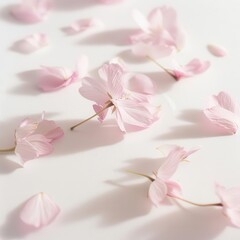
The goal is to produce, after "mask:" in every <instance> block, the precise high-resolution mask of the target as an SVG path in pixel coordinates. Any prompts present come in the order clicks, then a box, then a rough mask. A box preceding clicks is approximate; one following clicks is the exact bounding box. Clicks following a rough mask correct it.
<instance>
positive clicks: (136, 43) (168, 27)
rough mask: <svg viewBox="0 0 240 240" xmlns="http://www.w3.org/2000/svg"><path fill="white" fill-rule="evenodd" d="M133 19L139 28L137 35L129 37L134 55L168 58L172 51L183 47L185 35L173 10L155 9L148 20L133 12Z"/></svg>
mask: <svg viewBox="0 0 240 240" xmlns="http://www.w3.org/2000/svg"><path fill="white" fill-rule="evenodd" d="M133 17H134V20H135V21H136V23H137V24H138V25H139V27H140V30H139V31H138V33H136V34H134V35H132V36H130V40H131V42H132V44H133V48H132V51H133V53H134V54H136V55H138V56H150V57H152V58H159V57H165V56H169V55H170V54H171V53H172V52H174V50H180V49H181V48H182V47H183V46H184V43H185V34H184V33H183V30H182V29H181V28H180V26H179V24H178V21H177V14H176V12H175V10H174V9H173V8H171V7H167V6H162V7H158V8H155V9H153V10H152V11H151V12H150V14H149V15H148V18H145V16H143V15H142V13H141V12H139V11H137V10H135V11H134V13H133Z"/></svg>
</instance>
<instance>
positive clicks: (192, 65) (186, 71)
mask: <svg viewBox="0 0 240 240" xmlns="http://www.w3.org/2000/svg"><path fill="white" fill-rule="evenodd" d="M174 65H175V67H174V68H172V69H171V68H170V69H168V71H169V72H170V73H171V74H172V75H173V76H174V78H175V79H176V80H179V79H181V78H187V77H192V76H194V75H197V74H201V73H203V72H205V71H206V70H207V69H208V68H209V67H210V62H209V61H201V60H199V59H196V58H195V59H193V60H191V61H190V62H189V63H188V64H186V65H184V66H181V65H178V64H177V63H175V64H174Z"/></svg>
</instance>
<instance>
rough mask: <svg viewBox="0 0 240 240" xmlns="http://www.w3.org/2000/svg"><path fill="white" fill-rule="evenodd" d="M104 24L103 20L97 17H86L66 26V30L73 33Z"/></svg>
mask: <svg viewBox="0 0 240 240" xmlns="http://www.w3.org/2000/svg"><path fill="white" fill-rule="evenodd" d="M103 25H104V24H103V22H102V21H101V20H99V19H97V18H86V19H80V20H78V21H76V22H74V23H73V24H71V25H70V26H69V27H67V28H65V30H66V31H67V32H69V33H71V34H76V33H80V32H84V31H86V30H88V29H93V28H100V27H102V26H103Z"/></svg>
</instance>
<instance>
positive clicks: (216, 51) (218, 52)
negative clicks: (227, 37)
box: [207, 44, 228, 57]
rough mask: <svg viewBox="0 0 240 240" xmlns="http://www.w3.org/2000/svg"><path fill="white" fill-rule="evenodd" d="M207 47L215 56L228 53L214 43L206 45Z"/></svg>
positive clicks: (223, 55)
mask: <svg viewBox="0 0 240 240" xmlns="http://www.w3.org/2000/svg"><path fill="white" fill-rule="evenodd" d="M207 49H208V51H209V52H210V53H211V54H212V55H214V56H215V57H225V56H226V55H227V54H228V52H227V50H226V49H225V48H224V47H222V46H219V45H215V44H209V45H207Z"/></svg>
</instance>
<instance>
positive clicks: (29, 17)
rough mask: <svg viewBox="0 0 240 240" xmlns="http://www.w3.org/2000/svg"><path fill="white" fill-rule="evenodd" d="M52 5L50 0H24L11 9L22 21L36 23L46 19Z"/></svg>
mask: <svg viewBox="0 0 240 240" xmlns="http://www.w3.org/2000/svg"><path fill="white" fill-rule="evenodd" d="M50 7H51V1H50V0H41V1H39V0H22V1H21V3H20V4H19V5H15V6H14V7H13V8H12V9H11V13H12V15H13V16H14V17H15V18H16V19H18V20H20V21H23V22H27V23H35V22H39V21H42V20H43V19H45V17H46V15H47V14H48V11H49V10H50Z"/></svg>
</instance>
